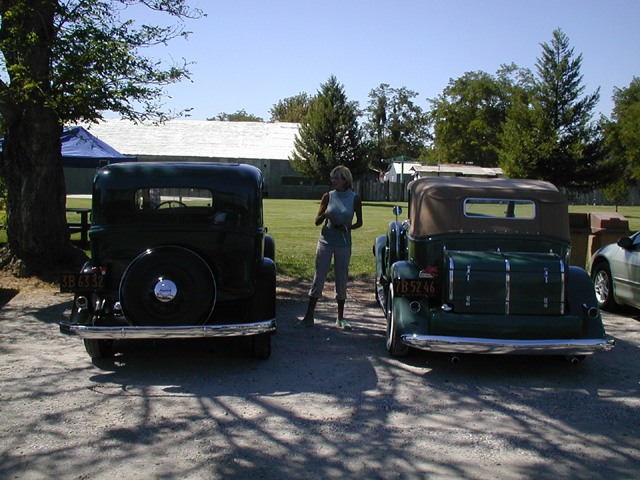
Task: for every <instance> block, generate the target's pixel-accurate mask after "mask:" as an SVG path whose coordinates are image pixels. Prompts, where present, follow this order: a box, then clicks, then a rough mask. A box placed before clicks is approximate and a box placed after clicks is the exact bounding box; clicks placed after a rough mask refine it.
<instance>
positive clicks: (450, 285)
mask: <svg viewBox="0 0 640 480" xmlns="http://www.w3.org/2000/svg"><path fill="white" fill-rule="evenodd" d="M455 267H456V266H455V262H454V260H453V257H452V256H451V255H449V301H450V302H453V278H454V277H453V273H454V270H455Z"/></svg>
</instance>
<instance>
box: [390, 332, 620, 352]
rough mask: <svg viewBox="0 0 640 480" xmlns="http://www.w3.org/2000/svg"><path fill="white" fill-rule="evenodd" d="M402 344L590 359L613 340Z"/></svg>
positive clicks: (431, 339)
mask: <svg viewBox="0 0 640 480" xmlns="http://www.w3.org/2000/svg"><path fill="white" fill-rule="evenodd" d="M401 339H402V343H404V344H406V345H409V346H410V347H413V348H417V349H420V350H428V351H431V352H450V353H486V354H502V355H592V354H594V353H597V352H605V351H607V350H610V349H612V348H613V347H614V346H615V344H616V341H615V340H613V339H580V338H578V339H571V340H564V339H559V340H502V339H494V338H473V337H445V336H438V335H416V334H413V335H402V336H401Z"/></svg>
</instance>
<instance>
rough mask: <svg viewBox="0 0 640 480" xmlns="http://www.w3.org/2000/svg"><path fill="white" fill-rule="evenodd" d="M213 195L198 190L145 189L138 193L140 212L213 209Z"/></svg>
mask: <svg viewBox="0 0 640 480" xmlns="http://www.w3.org/2000/svg"><path fill="white" fill-rule="evenodd" d="M213 206H214V205H213V194H212V193H211V192H210V191H209V190H202V189H198V188H143V189H140V190H138V191H137V192H136V207H137V208H138V210H160V209H169V208H189V207H213Z"/></svg>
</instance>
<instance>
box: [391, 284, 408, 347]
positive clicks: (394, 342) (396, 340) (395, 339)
mask: <svg viewBox="0 0 640 480" xmlns="http://www.w3.org/2000/svg"><path fill="white" fill-rule="evenodd" d="M386 339H387V351H388V352H389V354H390V355H391V356H392V357H406V356H407V355H408V354H409V346H408V345H405V344H404V343H402V341H401V340H400V335H398V330H397V328H396V322H395V314H394V311H393V288H390V289H389V296H388V301H387V336H386Z"/></svg>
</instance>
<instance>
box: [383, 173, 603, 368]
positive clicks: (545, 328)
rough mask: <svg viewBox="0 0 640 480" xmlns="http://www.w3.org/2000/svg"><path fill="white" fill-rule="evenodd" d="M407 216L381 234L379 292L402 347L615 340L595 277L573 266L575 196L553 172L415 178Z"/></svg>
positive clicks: (546, 345) (486, 349) (391, 338)
mask: <svg viewBox="0 0 640 480" xmlns="http://www.w3.org/2000/svg"><path fill="white" fill-rule="evenodd" d="M408 195H409V199H408V201H409V212H408V219H407V220H404V221H402V222H401V221H400V220H399V218H398V216H399V215H400V214H401V213H402V212H401V209H400V208H399V207H395V213H396V220H395V221H392V222H391V223H390V224H389V229H388V232H387V234H386V235H381V236H379V237H378V238H377V239H376V241H375V244H374V249H373V250H374V255H375V259H376V298H377V300H378V303H379V304H380V306H381V307H382V310H383V312H384V314H385V317H386V323H387V333H386V346H387V350H388V351H389V353H390V354H391V355H393V356H404V355H406V354H407V353H408V352H409V350H410V348H411V347H413V348H417V349H422V350H429V351H437V352H451V353H453V354H454V359H456V358H457V357H456V356H455V354H458V353H461V352H464V353H486V354H528V355H563V356H566V358H567V359H568V360H570V361H571V362H572V363H576V362H578V361H579V360H580V359H582V358H584V356H585V355H590V354H593V353H596V352H599V351H606V350H608V349H610V348H612V347H613V346H614V344H615V342H614V340H612V339H608V338H607V337H606V335H605V331H604V327H603V324H602V319H601V316H600V311H599V309H598V303H597V301H596V298H595V294H594V288H593V284H592V283H591V280H590V278H589V276H588V275H587V273H586V272H585V271H584V269H582V268H578V267H573V266H570V265H569V254H570V250H571V243H570V234H569V216H568V206H567V200H566V198H565V196H564V195H563V194H562V193H560V192H559V191H558V189H557V188H556V187H555V186H553V185H552V184H550V183H547V182H542V181H536V180H515V179H505V178H493V179H486V178H469V177H431V178H423V179H419V180H416V181H414V182H412V183H411V184H410V185H409V187H408Z"/></svg>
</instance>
